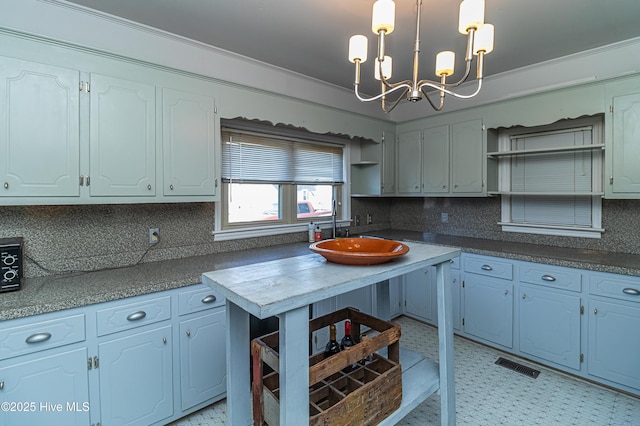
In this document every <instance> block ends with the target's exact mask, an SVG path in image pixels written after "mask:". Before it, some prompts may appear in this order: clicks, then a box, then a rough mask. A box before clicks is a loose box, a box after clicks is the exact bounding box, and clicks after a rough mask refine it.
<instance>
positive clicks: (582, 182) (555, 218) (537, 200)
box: [510, 127, 593, 227]
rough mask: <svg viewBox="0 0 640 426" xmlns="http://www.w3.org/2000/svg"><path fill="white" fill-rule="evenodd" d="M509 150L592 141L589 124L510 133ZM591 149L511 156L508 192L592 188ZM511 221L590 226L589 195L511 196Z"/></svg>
mask: <svg viewBox="0 0 640 426" xmlns="http://www.w3.org/2000/svg"><path fill="white" fill-rule="evenodd" d="M510 143H511V150H514V151H517V150H531V149H545V148H554V147H570V146H577V145H590V144H592V143H593V142H592V129H591V127H586V128H580V129H572V130H570V131H559V132H546V133H542V134H531V135H521V136H512V137H511V140H510ZM592 156H593V154H592V152H591V151H589V150H587V151H576V152H566V153H540V154H528V155H519V156H515V157H514V158H512V159H511V191H513V192H531V193H554V192H555V193H565V194H571V193H573V194H575V193H578V194H579V193H590V192H591V191H592V190H593V189H592V188H593V176H592V164H593V158H592ZM511 221H512V222H513V223H522V224H527V223H528V224H545V225H558V226H577V227H590V226H591V225H592V196H591V195H573V196H571V195H565V196H562V197H558V196H553V195H548V196H545V195H533V194H532V195H512V196H511Z"/></svg>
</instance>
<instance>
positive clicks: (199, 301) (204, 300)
mask: <svg viewBox="0 0 640 426" xmlns="http://www.w3.org/2000/svg"><path fill="white" fill-rule="evenodd" d="M195 287H196V288H193V289H191V290H185V291H181V292H180V293H179V294H178V315H185V314H190V313H192V312H199V311H204V310H206V309H211V308H215V307H218V306H223V305H224V303H225V298H224V297H222V296H221V295H220V294H219V293H217V292H215V291H213V290H212V289H211V288H209V287H207V286H206V285H204V284H202V285H198V286H195Z"/></svg>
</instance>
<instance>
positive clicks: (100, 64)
mask: <svg viewBox="0 0 640 426" xmlns="http://www.w3.org/2000/svg"><path fill="white" fill-rule="evenodd" d="M21 43H24V41H20V40H17V41H16V46H18V47H19V46H21ZM16 46H12V49H13V54H14V55H15V56H19V57H20V59H16V58H10V57H0V123H1V124H2V126H1V128H2V129H3V130H2V131H0V203H1V204H3V205H29V204H52V205H55V204H98V203H99V204H109V203H156V202H188V201H194V202H204V201H208V202H210V201H216V200H217V199H218V197H219V194H218V193H217V191H216V186H217V182H218V179H219V169H218V167H217V164H218V163H219V161H220V160H219V158H218V156H219V155H218V154H219V147H217V146H216V141H217V140H218V139H219V137H217V136H216V131H217V128H218V124H217V123H218V118H217V116H216V110H215V108H216V96H217V94H218V86H217V85H216V84H214V83H213V82H212V81H209V80H207V79H205V78H201V77H199V76H193V75H186V74H181V73H178V72H175V71H173V70H168V69H161V68H160V67H154V66H150V65H148V64H143V63H139V62H136V61H133V60H129V59H126V58H120V59H118V58H113V57H110V56H105V55H102V54H101V53H99V52H85V51H76V50H74V49H72V48H69V49H64V48H59V49H58V50H56V51H55V53H56V54H55V55H54V54H53V51H49V49H54V48H52V47H50V46H49V45H44V44H40V43H38V42H31V43H26V45H24V46H23V48H22V49H18V47H16ZM41 59H42V60H43V61H46V62H47V63H46V64H43V63H39V61H40V60H41ZM67 64H73V65H72V66H75V67H76V69H72V68H68V67H66V65H67ZM159 185H162V186H163V188H158V186H159Z"/></svg>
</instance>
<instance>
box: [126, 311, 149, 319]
mask: <svg viewBox="0 0 640 426" xmlns="http://www.w3.org/2000/svg"><path fill="white" fill-rule="evenodd" d="M146 316H147V313H146V312H145V311H138V312H134V313H132V314H131V315H129V316H128V317H127V321H139V320H141V319H142V318H144V317H146Z"/></svg>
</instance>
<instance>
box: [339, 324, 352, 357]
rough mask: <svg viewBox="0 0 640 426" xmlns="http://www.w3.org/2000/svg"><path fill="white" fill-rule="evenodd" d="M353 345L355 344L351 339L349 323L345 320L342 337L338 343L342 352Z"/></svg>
mask: <svg viewBox="0 0 640 426" xmlns="http://www.w3.org/2000/svg"><path fill="white" fill-rule="evenodd" d="M353 345H355V343H354V341H353V339H352V338H351V321H349V320H347V321H345V322H344V337H343V338H342V340H341V341H340V349H342V350H344V349H345V348H348V347H351V346H353Z"/></svg>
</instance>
